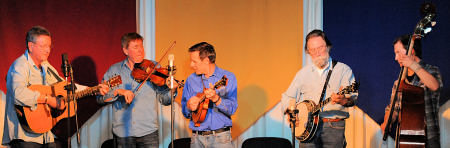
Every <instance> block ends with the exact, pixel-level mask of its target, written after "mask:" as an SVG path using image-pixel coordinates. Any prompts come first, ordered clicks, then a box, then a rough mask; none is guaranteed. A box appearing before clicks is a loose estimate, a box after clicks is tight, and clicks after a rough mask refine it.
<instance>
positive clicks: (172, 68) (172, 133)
mask: <svg viewBox="0 0 450 148" xmlns="http://www.w3.org/2000/svg"><path fill="white" fill-rule="evenodd" d="M174 70H175V68H174V67H173V65H172V66H169V78H170V100H171V103H170V140H171V141H170V142H171V143H172V145H171V147H172V148H173V147H174V145H175V144H174V143H173V139H174V118H175V109H174V106H173V103H174V100H175V97H174V94H175V90H174V89H173V81H174V79H173V71H174Z"/></svg>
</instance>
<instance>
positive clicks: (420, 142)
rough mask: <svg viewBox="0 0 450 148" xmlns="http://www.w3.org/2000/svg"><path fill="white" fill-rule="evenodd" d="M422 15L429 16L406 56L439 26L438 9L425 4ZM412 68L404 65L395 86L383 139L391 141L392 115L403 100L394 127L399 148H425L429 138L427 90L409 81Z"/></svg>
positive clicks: (415, 31)
mask: <svg viewBox="0 0 450 148" xmlns="http://www.w3.org/2000/svg"><path fill="white" fill-rule="evenodd" d="M421 10H422V13H423V14H425V17H424V18H423V19H421V20H420V21H419V22H418V23H417V25H416V27H415V30H414V33H413V34H412V35H411V37H410V40H409V43H408V45H407V47H405V49H406V55H411V54H412V48H413V45H414V41H415V40H417V39H421V38H423V37H424V36H425V34H427V33H429V32H430V31H431V27H432V26H434V25H435V22H434V21H433V19H434V18H435V16H436V13H435V7H434V6H433V5H432V4H431V3H425V4H423V5H422V9H421ZM407 73H408V68H406V67H405V66H402V68H401V71H400V73H399V77H398V81H397V84H396V86H395V88H394V89H395V92H394V94H393V95H392V96H391V97H392V99H391V100H392V102H391V105H390V108H391V109H390V111H389V117H388V121H387V124H386V128H385V130H384V135H383V140H386V139H387V136H388V134H389V131H390V127H391V124H392V123H391V122H392V115H393V113H394V110H395V108H396V107H395V106H396V104H397V103H396V102H397V101H398V100H400V101H401V103H400V106H398V107H399V108H400V112H399V115H398V117H397V121H398V123H397V124H396V125H392V127H394V126H396V127H397V130H396V134H395V147H425V145H426V140H427V135H426V123H425V119H424V117H425V104H424V90H423V88H421V87H418V86H414V85H410V84H407V83H406V82H405V78H406V74H407Z"/></svg>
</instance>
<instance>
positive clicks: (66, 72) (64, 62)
mask: <svg viewBox="0 0 450 148" xmlns="http://www.w3.org/2000/svg"><path fill="white" fill-rule="evenodd" d="M61 57H62V63H61V69H62V71H63V74H64V77H66V78H67V77H69V58H67V53H63V54H62V55H61Z"/></svg>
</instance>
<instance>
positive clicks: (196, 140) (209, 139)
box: [191, 131, 234, 148]
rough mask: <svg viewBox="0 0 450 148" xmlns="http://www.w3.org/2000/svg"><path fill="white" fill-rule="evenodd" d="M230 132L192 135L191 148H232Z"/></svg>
mask: <svg viewBox="0 0 450 148" xmlns="http://www.w3.org/2000/svg"><path fill="white" fill-rule="evenodd" d="M233 147H234V146H233V144H232V143H231V132H230V131H225V132H221V133H216V134H209V135H198V134H195V133H193V134H192V138H191V148H233Z"/></svg>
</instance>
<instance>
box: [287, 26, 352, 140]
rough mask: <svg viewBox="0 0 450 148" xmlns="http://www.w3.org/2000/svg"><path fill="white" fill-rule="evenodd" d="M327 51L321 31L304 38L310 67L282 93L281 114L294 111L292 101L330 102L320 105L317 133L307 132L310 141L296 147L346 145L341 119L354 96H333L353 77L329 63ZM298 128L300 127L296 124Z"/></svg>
mask: <svg viewBox="0 0 450 148" xmlns="http://www.w3.org/2000/svg"><path fill="white" fill-rule="evenodd" d="M330 49H331V42H330V41H329V40H328V39H327V37H326V36H325V33H324V32H323V31H321V30H313V31H311V32H310V33H309V34H308V35H307V36H306V44H305V51H306V53H307V54H309V55H310V56H311V58H312V61H313V64H310V65H307V66H305V67H303V68H302V69H301V70H300V71H298V72H297V74H296V76H295V78H294V80H293V81H292V82H291V85H290V86H289V88H288V89H287V91H286V92H285V93H283V94H282V100H281V102H282V111H283V112H285V111H286V109H287V108H290V109H292V108H295V105H296V102H297V103H300V102H302V101H312V102H314V103H315V104H319V102H320V101H321V100H325V99H326V98H330V99H331V103H330V104H326V105H324V106H323V108H321V110H320V112H319V113H318V117H320V118H319V119H318V120H319V122H318V123H317V124H318V125H317V130H316V131H314V132H315V133H309V134H313V135H312V136H311V139H309V140H307V141H302V142H301V143H300V147H343V146H344V145H345V144H346V142H345V137H344V131H345V119H347V118H348V117H349V113H348V110H347V107H350V106H353V105H354V104H355V101H356V98H357V93H353V94H349V95H338V94H336V93H337V92H338V91H339V90H340V89H342V88H343V87H346V86H349V85H351V84H352V83H353V82H355V78H354V76H353V73H352V70H351V69H350V67H348V66H347V65H345V64H344V63H340V62H334V61H333V62H332V59H331V57H330V55H329V53H330ZM329 73H331V75H330V76H329V81H328V84H327V85H326V87H324V84H325V83H326V81H327V77H328V75H329ZM323 88H325V92H323ZM322 92H323V93H324V94H323V95H322ZM321 97H322V98H321ZM302 109H303V110H305V109H304V108H302ZM299 110H300V109H299ZM303 114H306V115H308V113H303ZM298 126H304V125H296V127H298ZM297 134H302V133H296V135H297ZM297 138H299V137H297Z"/></svg>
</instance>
